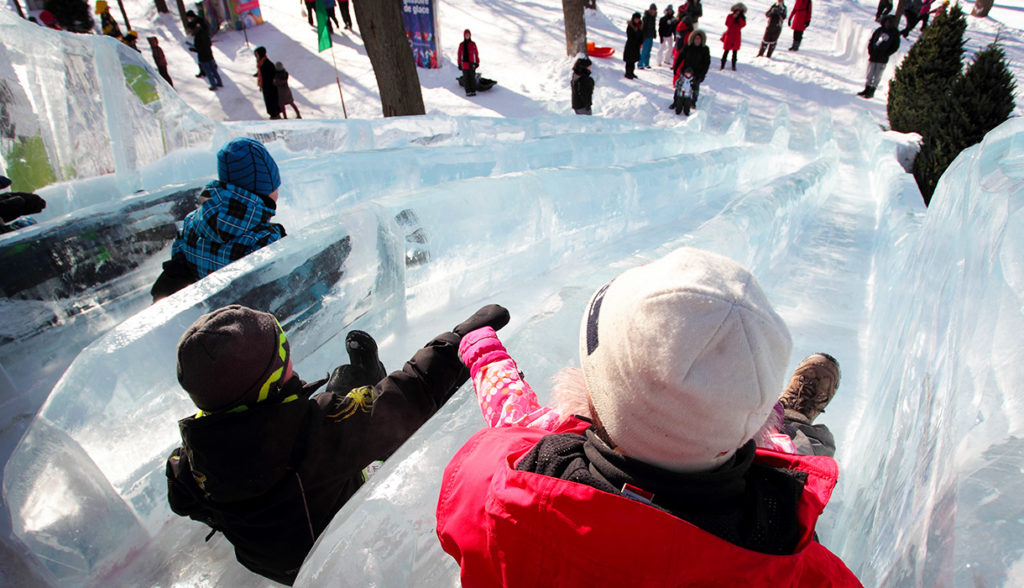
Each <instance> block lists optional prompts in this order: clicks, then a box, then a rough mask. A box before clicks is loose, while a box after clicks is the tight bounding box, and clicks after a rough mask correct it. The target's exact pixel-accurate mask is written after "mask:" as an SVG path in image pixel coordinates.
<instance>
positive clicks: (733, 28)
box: [719, 2, 747, 71]
mask: <svg viewBox="0 0 1024 588" xmlns="http://www.w3.org/2000/svg"><path fill="white" fill-rule="evenodd" d="M745 26H747V7H746V5H745V4H743V3H742V2H737V3H736V4H733V5H732V8H731V10H730V12H729V15H728V16H726V17H725V32H724V33H722V46H723V47H725V53H722V66H721V67H720V68H719V69H725V59H726V57H728V56H729V52H730V51H732V70H733V71H736V53H737V52H738V51H739V50H740V47H742V46H743V38H742V36H741V35H742V33H741V32H740V31H741V30H742V29H743V27H745Z"/></svg>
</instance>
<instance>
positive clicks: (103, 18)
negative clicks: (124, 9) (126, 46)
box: [96, 0, 121, 39]
mask: <svg viewBox="0 0 1024 588" xmlns="http://www.w3.org/2000/svg"><path fill="white" fill-rule="evenodd" d="M96 14H98V15H100V29H101V30H102V31H103V34H104V35H107V36H108V37H114V38H115V39H120V38H121V27H119V26H117V21H116V20H114V17H113V16H111V14H110V7H109V6H107V2H106V0H99V1H98V2H96Z"/></svg>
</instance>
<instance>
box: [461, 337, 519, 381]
mask: <svg viewBox="0 0 1024 588" xmlns="http://www.w3.org/2000/svg"><path fill="white" fill-rule="evenodd" d="M459 357H460V358H462V363H464V364H466V367H468V368H469V371H470V374H471V375H472V374H476V372H477V370H478V369H479V368H480V367H482V366H484V365H487V364H488V363H491V362H494V361H500V360H502V359H505V358H507V357H509V355H508V351H506V350H505V346H504V345H502V343H501V341H500V340H499V339H498V335H497V334H496V333H495V332H494V329H492V328H491V327H480V328H479V329H476V330H474V331H470V332H469V333H467V334H466V336H465V337H463V338H462V341H460V342H459Z"/></svg>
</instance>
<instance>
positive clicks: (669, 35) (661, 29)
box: [658, 4, 677, 65]
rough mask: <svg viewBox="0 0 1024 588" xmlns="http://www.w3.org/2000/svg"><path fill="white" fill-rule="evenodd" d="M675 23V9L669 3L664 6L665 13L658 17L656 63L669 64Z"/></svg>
mask: <svg viewBox="0 0 1024 588" xmlns="http://www.w3.org/2000/svg"><path fill="white" fill-rule="evenodd" d="M676 24H677V23H676V13H675V9H673V8H672V5H671V4H669V5H668V6H667V7H666V8H665V14H664V15H662V17H661V18H660V19H658V38H659V43H658V63H659V64H661V65H671V59H672V51H671V50H672V46H673V44H674V39H673V37H675V34H676Z"/></svg>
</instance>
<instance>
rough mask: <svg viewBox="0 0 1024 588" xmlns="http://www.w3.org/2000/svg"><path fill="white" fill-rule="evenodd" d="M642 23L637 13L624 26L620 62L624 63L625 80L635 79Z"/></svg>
mask: <svg viewBox="0 0 1024 588" xmlns="http://www.w3.org/2000/svg"><path fill="white" fill-rule="evenodd" d="M643 26H644V25H643V21H642V20H641V18H640V13H639V12H634V13H633V16H632V18H630V19H629V22H628V23H627V24H626V46H625V48H623V50H622V60H623V61H625V62H626V79H629V80H635V79H636V73H635V71H636V62H637V61H639V60H640V47H641V46H642V45H643V43H644V30H643Z"/></svg>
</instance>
